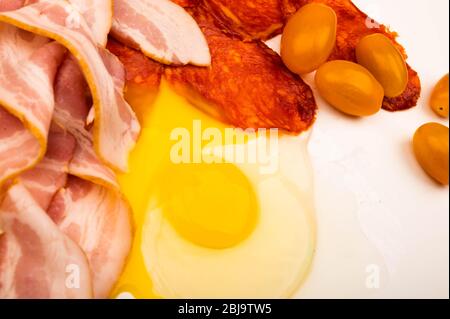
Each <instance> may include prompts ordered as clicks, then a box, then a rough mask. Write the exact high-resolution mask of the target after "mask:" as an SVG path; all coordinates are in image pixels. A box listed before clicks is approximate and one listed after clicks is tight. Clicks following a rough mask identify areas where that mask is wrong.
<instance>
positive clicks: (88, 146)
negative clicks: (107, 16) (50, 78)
mask: <svg viewBox="0 0 450 319" xmlns="http://www.w3.org/2000/svg"><path fill="white" fill-rule="evenodd" d="M120 69H121V68H120ZM87 90H88V86H87V83H86V81H85V79H84V76H83V73H82V71H81V69H80V67H79V66H78V63H77V61H76V59H75V58H74V57H73V56H69V57H68V58H67V59H66V60H65V61H64V62H63V63H62V65H61V67H60V69H59V73H58V76H57V78H56V81H55V100H56V107H55V113H54V121H55V122H57V123H59V124H60V125H61V126H62V127H64V128H65V129H66V130H67V131H68V132H70V134H72V135H73V136H74V137H75V138H76V141H77V146H76V148H75V153H74V155H73V158H72V160H71V162H70V166H69V171H70V173H71V174H72V175H76V176H78V177H81V178H85V179H89V180H92V181H95V182H97V183H99V184H102V185H104V186H106V187H108V188H113V189H118V188H119V186H118V184H117V180H116V176H115V174H114V172H113V171H112V170H111V169H110V168H109V167H107V166H105V165H104V164H103V163H102V162H101V161H100V159H99V158H98V156H97V154H96V153H95V150H94V145H93V135H92V132H91V129H88V128H87V127H86V125H85V122H86V118H87V116H88V113H89V109H90V107H91V101H90V99H88V98H87V97H86V95H87V94H86V93H87Z"/></svg>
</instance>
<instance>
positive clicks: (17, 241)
mask: <svg viewBox="0 0 450 319" xmlns="http://www.w3.org/2000/svg"><path fill="white" fill-rule="evenodd" d="M0 220H1V223H2V225H3V226H2V227H3V229H4V234H3V235H1V236H0V298H11V299H12V298H33V299H35V298H40V299H42V298H90V297H91V296H92V284H91V276H90V268H89V264H88V261H87V259H86V256H85V254H84V253H83V251H82V250H81V249H80V247H79V246H78V245H77V244H75V243H74V242H73V241H72V240H71V239H70V238H68V237H67V236H66V235H64V234H63V233H62V232H61V231H60V230H59V229H58V227H57V226H56V225H55V224H54V222H53V221H52V220H51V219H50V218H49V216H48V215H47V214H46V212H45V211H44V210H42V209H41V208H40V207H39V205H38V203H36V201H35V200H34V199H33V196H32V195H31V194H30V193H29V191H28V190H27V189H26V188H25V187H24V186H23V185H21V184H16V185H14V186H13V187H11V188H10V189H9V190H8V192H7V194H6V197H5V199H4V200H3V202H2V204H1V206H0Z"/></svg>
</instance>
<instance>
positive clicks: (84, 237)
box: [48, 56, 132, 298]
mask: <svg viewBox="0 0 450 319" xmlns="http://www.w3.org/2000/svg"><path fill="white" fill-rule="evenodd" d="M108 61H109V62H110V63H107V67H108V69H109V70H110V72H111V73H112V74H116V76H117V77H116V80H115V81H116V82H117V85H123V84H121V81H123V80H121V77H120V76H119V75H120V72H121V71H122V70H123V69H122V68H119V67H118V65H117V64H116V63H115V60H108ZM115 68H117V69H116V70H114V69H115ZM86 90H87V84H86V81H85V79H84V77H83V74H82V72H81V70H80V68H79V66H78V64H77V62H76V60H75V58H73V57H71V56H69V57H68V58H67V59H66V60H65V61H64V63H63V64H62V66H61V68H60V70H59V73H58V76H57V79H56V82H55V93H56V108H55V117H54V120H55V121H56V122H58V123H60V125H62V126H63V127H64V128H65V129H67V130H68V131H69V132H70V133H71V134H73V136H74V137H75V139H76V141H77V146H76V149H75V153H74V156H73V158H72V160H71V162H70V165H69V173H70V174H71V175H72V177H70V178H69V182H68V183H67V185H66V187H65V188H64V189H62V190H60V191H59V192H58V193H57V195H56V196H55V197H54V199H53V201H52V203H51V205H50V208H49V209H48V213H49V215H50V216H51V217H52V218H53V220H54V221H55V223H56V224H57V225H58V226H59V227H60V229H61V230H62V231H63V232H64V233H65V234H66V235H67V236H69V237H70V238H71V239H72V240H74V241H75V242H76V243H77V244H78V245H79V246H80V247H81V248H82V249H83V251H84V252H85V253H86V255H87V257H88V261H89V264H90V267H91V269H92V276H93V278H92V280H93V286H94V296H95V297H96V298H106V297H108V294H109V293H110V291H111V289H112V288H113V285H114V284H115V282H116V280H117V279H118V277H119V275H120V273H121V271H122V269H123V267H124V265H125V261H126V258H127V256H128V252H129V250H130V247H131V246H130V245H131V237H132V229H131V224H130V209H129V207H128V205H127V204H126V202H125V201H124V200H123V199H122V197H121V196H120V195H119V194H118V191H119V187H118V185H117V181H116V179H115V175H114V173H113V172H112V171H111V170H110V169H109V168H107V167H106V166H104V165H103V164H102V163H101V162H100V161H99V160H98V158H97V156H96V154H95V152H94V149H93V145H92V135H91V132H90V131H89V130H88V129H87V128H85V125H84V123H85V121H86V117H87V116H88V112H89V105H90V104H89V102H90V101H89V99H87V98H86V94H85V93H86ZM74 176H78V177H81V178H78V177H74Z"/></svg>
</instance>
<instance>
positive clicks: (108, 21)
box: [69, 0, 113, 47]
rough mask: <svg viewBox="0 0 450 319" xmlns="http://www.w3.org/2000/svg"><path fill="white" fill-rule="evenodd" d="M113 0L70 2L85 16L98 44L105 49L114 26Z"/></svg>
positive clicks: (70, 0) (79, 0)
mask: <svg viewBox="0 0 450 319" xmlns="http://www.w3.org/2000/svg"><path fill="white" fill-rule="evenodd" d="M112 1H113V0H69V2H70V3H71V4H72V5H73V6H74V7H75V8H76V9H77V10H78V11H79V12H80V13H81V14H82V15H83V17H84V19H85V20H86V22H87V24H88V25H89V27H90V28H91V31H92V33H93V36H94V38H95V40H96V41H97V43H98V44H99V45H101V46H103V47H105V46H106V43H107V42H108V33H109V30H110V29H111V25H112V16H113V2H112Z"/></svg>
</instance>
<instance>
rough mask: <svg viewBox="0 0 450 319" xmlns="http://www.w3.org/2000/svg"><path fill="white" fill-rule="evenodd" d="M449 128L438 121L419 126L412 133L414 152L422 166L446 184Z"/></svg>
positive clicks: (433, 176) (429, 173)
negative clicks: (414, 132)
mask: <svg viewBox="0 0 450 319" xmlns="http://www.w3.org/2000/svg"><path fill="white" fill-rule="evenodd" d="M448 136H449V130H448V127H446V126H444V125H441V124H438V123H428V124H425V125H423V126H421V127H420V128H419V129H418V130H417V132H416V134H415V135H414V140H413V144H414V152H415V154H416V158H417V160H418V162H419V164H420V165H421V166H422V168H423V169H424V170H425V172H427V174H428V175H430V176H431V177H432V178H434V179H435V180H436V181H438V182H439V183H441V184H443V185H448V167H449V154H448V148H449V139H448Z"/></svg>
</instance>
